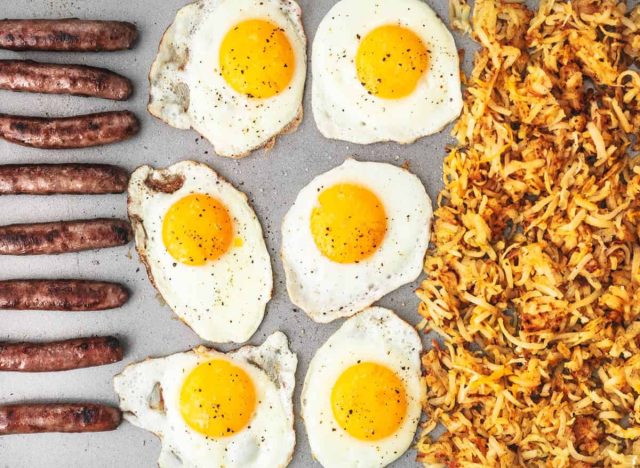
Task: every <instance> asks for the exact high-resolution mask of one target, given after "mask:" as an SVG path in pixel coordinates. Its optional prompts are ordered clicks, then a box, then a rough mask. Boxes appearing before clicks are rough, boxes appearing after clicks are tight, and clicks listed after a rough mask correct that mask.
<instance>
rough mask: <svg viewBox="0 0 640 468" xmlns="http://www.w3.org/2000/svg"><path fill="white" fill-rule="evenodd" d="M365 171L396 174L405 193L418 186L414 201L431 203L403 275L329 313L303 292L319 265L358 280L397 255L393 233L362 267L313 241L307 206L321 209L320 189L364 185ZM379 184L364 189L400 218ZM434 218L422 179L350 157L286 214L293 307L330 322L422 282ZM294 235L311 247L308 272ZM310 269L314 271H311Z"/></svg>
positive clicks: (416, 221) (421, 216)
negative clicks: (330, 253)
mask: <svg viewBox="0 0 640 468" xmlns="http://www.w3.org/2000/svg"><path fill="white" fill-rule="evenodd" d="M361 167H366V168H371V169H378V168H380V169H382V168H384V169H386V170H387V171H392V174H393V176H394V178H395V177H397V178H398V179H401V181H402V183H403V187H404V188H406V187H411V186H412V187H413V190H415V191H414V192H413V197H411V198H412V199H411V200H410V202H416V201H417V200H420V199H422V200H424V201H425V202H426V204H425V206H424V207H423V208H424V210H423V211H422V210H420V208H421V206H420V205H421V204H417V209H418V211H417V212H416V213H414V214H415V216H414V217H413V219H412V226H413V227H415V228H416V229H417V230H418V232H415V233H414V237H413V239H414V241H413V242H414V244H413V247H412V250H411V252H409V260H408V261H406V262H404V267H402V268H401V269H400V270H398V271H392V272H391V273H390V275H391V278H383V276H384V275H380V278H378V280H379V284H374V285H373V288H368V286H369V285H366V287H364V288H363V289H362V290H359V291H356V296H355V297H354V296H352V297H350V298H349V299H348V300H349V301H351V303H342V304H334V305H333V306H331V307H330V308H325V309H323V308H320V307H318V306H317V305H316V300H317V298H312V297H309V295H308V293H305V292H304V290H303V289H304V288H303V286H304V284H305V283H308V281H309V279H310V278H312V277H313V278H318V275H317V274H315V273H317V271H314V272H313V273H314V274H312V270H317V266H318V265H319V266H321V267H322V270H323V272H334V271H340V272H343V273H345V274H346V275H351V276H352V277H353V276H354V275H360V272H362V270H363V269H366V270H367V271H374V270H378V269H377V268H376V266H375V264H376V263H377V262H379V261H380V260H381V259H382V256H386V255H394V252H393V247H392V246H389V242H390V240H389V232H387V235H386V236H385V240H384V242H383V244H382V246H380V248H379V249H378V250H377V251H376V252H375V253H374V254H373V255H372V256H371V257H369V258H367V259H365V260H363V261H361V262H359V263H358V264H339V263H336V262H332V261H331V260H329V259H327V258H326V257H324V256H323V255H322V254H321V253H320V252H319V251H318V249H317V247H316V246H315V243H314V241H313V238H312V236H311V230H310V225H309V216H310V214H311V213H310V210H309V211H308V212H304V210H305V209H308V208H309V206H307V205H306V204H305V201H309V200H310V199H313V203H314V205H315V203H317V195H318V193H319V192H318V189H319V188H320V187H329V186H331V185H333V184H335V183H340V182H353V183H360V182H361V181H359V180H358V174H359V173H360V174H362V171H360V168H361ZM380 173H383V171H380ZM343 174H344V175H343ZM325 182H329V183H325ZM375 182H376V181H375V180H372V183H371V184H363V185H365V186H366V187H367V188H369V189H371V190H373V191H374V193H376V194H378V196H379V197H380V199H381V201H382V203H383V205H385V210H386V212H387V218H390V217H391V216H392V215H393V214H394V212H395V208H396V207H389V206H387V205H386V203H385V199H384V196H380V192H379V190H380V187H376V185H375ZM396 182H397V180H396ZM391 189H393V187H391ZM407 206H408V205H407V203H404V204H403V207H402V209H399V210H398V211H403V210H404V209H405V208H406V207H407ZM432 217H433V209H432V206H431V199H430V198H429V195H428V194H427V192H426V190H425V188H424V185H423V184H422V182H421V181H420V179H419V178H418V177H417V176H416V175H415V174H412V173H411V172H409V171H407V170H405V169H402V168H399V167H397V166H393V165H391V164H387V163H377V162H361V161H357V160H355V159H352V158H349V159H347V160H346V161H345V162H344V163H343V164H341V165H340V166H337V167H335V168H333V169H331V170H329V171H328V172H325V173H323V174H320V175H319V176H317V177H315V178H314V179H313V180H312V181H311V182H310V183H309V184H308V185H306V186H305V187H304V188H303V189H302V190H301V191H300V192H299V194H298V196H297V198H296V201H295V202H294V204H293V206H292V207H291V208H290V209H289V211H288V212H287V213H286V215H285V216H284V218H283V221H282V229H281V230H282V248H281V253H280V255H281V258H282V263H283V268H284V271H285V279H286V286H287V291H288V293H289V298H290V299H291V302H293V303H294V304H295V305H296V306H298V307H300V308H301V309H302V310H303V311H305V312H306V313H307V315H309V317H311V319H312V320H314V321H315V322H318V323H329V322H331V321H333V320H336V319H339V318H341V317H349V316H351V315H353V314H355V313H357V312H359V311H361V310H363V309H364V308H366V307H368V306H370V305H371V304H373V303H374V302H375V301H377V300H378V299H380V298H382V297H384V296H385V295H386V294H388V293H390V292H392V291H395V290H396V289H398V288H399V287H401V286H403V285H405V284H407V283H410V282H411V281H414V280H415V279H416V278H418V276H419V275H420V273H422V268H423V263H424V256H425V253H426V251H427V247H428V245H429V235H430V230H431V219H432ZM300 221H302V222H304V226H303V227H302V228H301V227H300V226H299V225H298V224H297V223H298V222H300ZM387 227H388V228H389V227H391V226H390V225H389V224H388V226H387ZM399 231H400V230H399V229H398V230H396V231H395V232H399ZM394 234H395V233H394ZM292 236H295V239H296V240H300V239H303V242H304V243H305V244H306V247H307V248H306V249H305V253H306V255H307V257H306V259H304V260H303V261H304V262H305V265H304V266H303V267H302V268H300V267H298V266H296V259H294V258H293V255H294V254H295V253H296V252H295V251H292V249H293V247H295V245H290V244H291V240H292V239H291V237H292ZM298 253H299V252H298ZM298 261H300V259H298ZM307 263H308V265H307ZM307 266H308V267H309V268H306V267H307ZM305 268H306V269H305ZM321 280H322V278H320V281H321ZM315 287H316V288H321V287H322V283H318V284H315ZM337 287H341V289H343V290H344V289H346V290H348V291H349V292H351V291H353V283H352V284H350V285H349V286H348V287H347V286H345V285H342V286H340V285H337ZM323 292H324V293H325V294H329V295H330V294H331V292H332V291H318V294H315V295H316V296H318V295H322V293H323Z"/></svg>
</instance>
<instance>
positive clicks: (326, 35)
mask: <svg viewBox="0 0 640 468" xmlns="http://www.w3.org/2000/svg"><path fill="white" fill-rule="evenodd" d="M405 7H406V8H408V9H410V12H409V13H405V12H404V11H400V9H401V8H405ZM375 8H378V9H381V10H384V11H383V12H382V13H381V14H380V15H379V17H376V16H372V15H366V14H361V15H353V14H351V13H352V12H353V11H359V12H363V11H371V5H370V2H369V0H342V1H339V2H338V3H336V4H335V5H334V6H333V8H332V9H331V10H330V11H329V12H328V13H327V15H326V16H325V17H324V18H323V20H322V22H321V23H320V26H319V27H318V30H317V32H316V36H315V39H314V42H313V50H312V76H313V82H312V109H313V115H314V118H315V121H316V125H317V127H318V129H319V130H320V133H322V134H323V135H324V136H325V137H327V138H332V139H338V140H344V141H349V142H353V143H358V144H370V143H375V142H384V141H395V142H397V143H401V144H410V143H413V142H414V141H416V140H417V139H419V138H422V137H424V136H428V135H431V134H434V133H437V132H439V131H441V130H442V129H443V128H444V127H445V126H446V125H447V124H448V123H449V122H451V121H453V120H455V119H456V118H457V117H458V116H459V115H460V112H461V111H462V104H463V103H462V91H461V81H460V67H459V57H458V52H457V48H456V45H455V41H454V39H453V35H452V34H451V32H450V31H449V30H448V29H447V28H446V26H445V25H444V23H443V22H442V20H441V19H440V18H439V17H438V16H437V15H436V14H435V12H434V11H433V10H432V9H431V8H430V7H429V6H428V5H427V4H426V3H424V2H423V1H421V0H378V1H377V2H376V6H375ZM388 10H392V11H388ZM376 12H377V10H376ZM376 14H377V13H376ZM345 17H346V18H348V20H344V18H345ZM334 18H339V19H338V20H336V19H334ZM398 20H402V21H403V25H405V26H408V27H409V28H410V29H411V30H413V32H415V33H416V34H418V35H419V36H420V37H421V38H422V40H423V41H424V42H425V44H426V45H427V47H428V48H429V50H430V62H429V69H428V70H427V72H426V73H425V76H424V77H423V78H422V80H421V81H420V82H419V83H418V87H417V88H416V90H415V91H414V92H413V93H412V94H411V95H409V96H407V97H405V98H402V99H398V100H387V99H378V98H375V97H372V96H369V95H368V93H367V91H366V89H365V88H364V86H362V85H361V84H360V82H359V80H358V78H357V73H356V68H355V63H349V64H348V70H349V71H348V73H347V74H346V75H335V74H334V75H330V71H331V70H333V69H334V67H335V63H336V62H335V57H336V56H338V55H341V54H344V55H346V56H347V58H349V59H351V60H352V61H354V60H355V55H356V51H357V48H358V45H359V40H358V39H357V37H356V34H360V35H361V37H364V35H365V34H367V33H368V32H369V31H371V30H372V29H374V28H376V27H378V26H381V25H384V24H390V23H396V22H398ZM420 22H424V24H423V25H422V26H423V27H415V25H416V24H418V23H420ZM405 23H409V24H405ZM440 39H442V41H443V42H441V41H440ZM434 42H435V43H437V46H434ZM332 45H333V47H334V48H336V49H338V50H337V51H334V52H333V54H331V53H328V51H330V48H331V46H332ZM338 52H341V54H338ZM344 64H345V65H347V62H344ZM343 68H344V67H343ZM432 92H436V93H438V96H440V98H441V99H443V100H444V104H442V103H439V104H433V103H429V106H428V107H429V109H430V111H429V117H430V119H428V121H425V122H424V125H420V126H416V123H421V122H418V121H417V120H416V119H417V117H418V116H416V115H415V114H416V110H417V109H419V108H420V109H423V108H425V102H424V99H433V98H434V97H433V96H430V94H431V93H432ZM354 96H355V98H354ZM418 98H420V99H418ZM367 101H368V102H369V104H367V105H366V106H363V108H362V109H356V107H357V106H359V105H360V104H361V103H363V102H367ZM325 105H326V106H327V108H325ZM375 110H382V111H383V112H384V113H385V114H386V115H388V116H392V127H393V128H384V127H383V125H382V123H381V122H376V121H375V117H376V116H375V112H374V111H375ZM351 111H353V114H354V115H355V116H356V117H355V118H351V117H350V113H351ZM372 116H373V117H372ZM365 122H370V123H371V126H367V125H364V124H365ZM375 125H378V128H373V129H372V128H371V127H372V126H375Z"/></svg>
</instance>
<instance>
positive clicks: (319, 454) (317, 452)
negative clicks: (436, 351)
mask: <svg viewBox="0 0 640 468" xmlns="http://www.w3.org/2000/svg"><path fill="white" fill-rule="evenodd" d="M421 352H422V343H421V341H420V338H419V336H418V333H417V332H416V330H415V329H414V328H413V327H412V326H411V325H409V324H408V323H406V322H404V321H403V320H402V319H400V318H399V317H398V316H397V315H395V314H394V313H393V312H392V311H390V310H388V309H383V308H380V307H373V308H370V309H366V310H364V311H362V312H360V313H359V314H357V315H355V316H354V317H351V318H350V319H348V320H347V321H345V322H344V324H343V325H342V326H341V327H340V328H339V329H338V331H336V332H335V333H334V334H333V335H332V336H331V337H330V338H329V339H328V340H327V342H326V343H325V344H324V345H322V346H321V347H320V349H318V351H317V352H316V354H315V356H314V357H313V359H312V360H311V363H310V364H309V369H308V371H307V376H306V378H305V381H304V387H303V389H302V397H301V398H302V417H303V419H304V424H305V427H306V430H307V436H308V438H309V444H310V445H311V451H312V453H313V456H314V457H315V458H316V459H317V460H318V461H319V462H320V463H321V464H322V465H323V466H325V467H332V468H333V467H336V468H337V467H345V468H347V467H367V468H373V467H381V466H386V465H388V464H389V463H391V462H393V461H394V460H395V459H397V458H398V457H400V456H401V455H402V454H403V453H404V452H405V451H406V450H407V449H408V448H409V446H410V445H411V442H412V441H413V437H414V435H415V432H416V429H417V426H418V422H419V421H420V411H421V407H422V406H421V405H422V402H423V400H424V394H425V390H424V385H422V384H421V382H420V379H421V375H422V374H421V370H420V353H421Z"/></svg>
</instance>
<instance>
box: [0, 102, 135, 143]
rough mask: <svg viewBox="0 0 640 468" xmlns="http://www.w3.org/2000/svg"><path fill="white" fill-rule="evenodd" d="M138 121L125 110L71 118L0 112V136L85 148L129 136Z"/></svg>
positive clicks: (29, 141)
mask: <svg viewBox="0 0 640 468" xmlns="http://www.w3.org/2000/svg"><path fill="white" fill-rule="evenodd" d="M139 130H140V122H139V121H138V119H137V117H136V116H135V115H134V114H133V113H131V112H129V111H115V112H100V113H97V114H87V115H79V116H75V117H24V116H18V115H8V114H0V138H4V139H5V140H7V141H10V142H12V143H16V144H19V145H23V146H30V147H32V148H43V149H70V148H87V147H89V146H98V145H106V144H109V143H115V142H117V141H123V140H126V139H128V138H131V137H132V136H133V135H135V134H136V133H138V131H139Z"/></svg>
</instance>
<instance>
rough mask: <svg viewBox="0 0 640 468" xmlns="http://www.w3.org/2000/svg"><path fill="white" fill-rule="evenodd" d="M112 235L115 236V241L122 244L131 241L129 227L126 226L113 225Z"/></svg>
mask: <svg viewBox="0 0 640 468" xmlns="http://www.w3.org/2000/svg"><path fill="white" fill-rule="evenodd" d="M113 233H114V234H115V235H116V239H117V240H118V241H119V242H122V243H123V244H126V243H128V242H129V241H130V240H131V227H130V226H129V225H127V224H122V225H114V226H113Z"/></svg>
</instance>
